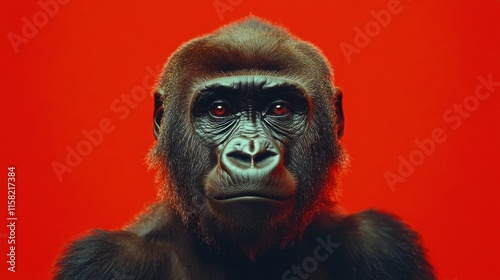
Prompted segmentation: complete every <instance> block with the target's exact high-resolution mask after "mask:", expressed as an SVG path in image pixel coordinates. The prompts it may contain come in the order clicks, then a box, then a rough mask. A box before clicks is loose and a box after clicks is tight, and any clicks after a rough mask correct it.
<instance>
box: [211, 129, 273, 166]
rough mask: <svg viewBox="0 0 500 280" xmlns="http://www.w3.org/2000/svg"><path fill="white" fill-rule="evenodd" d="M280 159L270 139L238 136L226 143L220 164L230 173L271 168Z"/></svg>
mask: <svg viewBox="0 0 500 280" xmlns="http://www.w3.org/2000/svg"><path fill="white" fill-rule="evenodd" d="M280 161H281V156H280V154H279V152H278V147H276V144H274V143H273V141H271V140H270V139H266V138H254V139H248V138H243V137H238V138H234V139H232V140H231V141H230V142H229V143H228V144H227V146H226V148H225V149H224V151H223V153H222V158H221V165H222V167H223V168H224V167H225V168H224V169H226V171H229V173H230V174H231V173H233V172H242V171H243V170H247V171H250V170H248V169H257V170H259V171H260V172H262V171H271V170H273V169H274V168H276V167H277V166H278V165H279V163H280ZM250 172H251V171H250Z"/></svg>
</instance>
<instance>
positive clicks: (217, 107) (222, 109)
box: [209, 101, 230, 117]
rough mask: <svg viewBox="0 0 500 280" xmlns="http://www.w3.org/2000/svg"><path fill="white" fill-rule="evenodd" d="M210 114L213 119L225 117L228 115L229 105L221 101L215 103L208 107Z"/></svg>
mask: <svg viewBox="0 0 500 280" xmlns="http://www.w3.org/2000/svg"><path fill="white" fill-rule="evenodd" d="M209 111H210V114H211V115H212V116H214V117H226V116H229V115H230V110H229V105H227V104H226V103H224V102H222V101H217V102H214V103H213V104H212V106H210V110H209Z"/></svg>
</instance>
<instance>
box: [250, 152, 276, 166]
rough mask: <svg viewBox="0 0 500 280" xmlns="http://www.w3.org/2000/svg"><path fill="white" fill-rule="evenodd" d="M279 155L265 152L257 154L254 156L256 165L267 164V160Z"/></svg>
mask: <svg viewBox="0 0 500 280" xmlns="http://www.w3.org/2000/svg"><path fill="white" fill-rule="evenodd" d="M277 155H278V154H277V153H275V152H271V151H263V152H260V153H258V154H256V155H255V156H254V158H253V160H254V162H255V164H259V163H262V162H265V161H266V160H267V159H270V158H272V157H274V156H277Z"/></svg>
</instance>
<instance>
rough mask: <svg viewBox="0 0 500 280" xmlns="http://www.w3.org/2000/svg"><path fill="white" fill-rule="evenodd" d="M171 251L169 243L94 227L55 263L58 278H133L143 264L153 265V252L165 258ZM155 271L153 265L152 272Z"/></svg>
mask: <svg viewBox="0 0 500 280" xmlns="http://www.w3.org/2000/svg"><path fill="white" fill-rule="evenodd" d="M160 251H163V252H160ZM169 251H170V250H169V248H168V245H167V244H162V242H151V241H147V240H146V239H145V238H144V237H140V236H138V235H136V234H134V233H132V232H129V231H123V230H120V231H103V230H94V231H93V232H92V233H91V234H89V235H87V236H86V237H84V238H82V239H80V240H77V241H74V242H73V243H71V244H70V245H69V246H68V247H67V248H66V250H65V252H64V256H63V258H61V259H60V260H59V261H58V263H57V264H56V266H57V272H56V277H55V279H57V280H62V279H82V280H83V279H96V280H99V279H133V278H132V275H134V276H136V275H137V271H142V270H143V267H142V266H144V265H151V263H152V262H151V260H150V262H148V259H149V258H150V257H151V254H152V253H153V254H154V255H156V256H165V258H166V257H167V256H168V254H167V252H169ZM155 253H157V254H155ZM155 261H159V260H158V259H156V260H155ZM162 261H165V260H162ZM155 270H157V269H155V268H154V266H153V265H151V270H150V271H151V272H152V274H155V272H154V271H155ZM157 273H159V272H157ZM158 275H159V274H158ZM127 277H129V278H127ZM148 279H163V278H161V277H158V278H148Z"/></svg>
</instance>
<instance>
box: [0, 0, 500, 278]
mask: <svg viewBox="0 0 500 280" xmlns="http://www.w3.org/2000/svg"><path fill="white" fill-rule="evenodd" d="M24 2H25V1H17V2H15V1H8V2H5V3H4V4H3V5H2V6H3V7H2V9H1V12H0V15H1V17H0V18H1V21H2V22H1V23H2V24H0V35H2V36H3V37H2V38H3V39H1V40H0V48H1V63H2V75H0V79H1V83H0V87H1V91H2V93H3V94H2V96H3V97H2V99H3V101H2V102H1V104H0V112H1V124H2V126H1V129H2V137H1V139H2V140H1V141H2V142H1V147H0V149H1V168H2V169H3V171H1V172H4V174H5V175H1V176H0V178H3V179H4V180H5V182H7V166H11V165H14V166H16V171H17V175H16V177H17V193H16V195H17V197H16V203H17V208H16V211H17V213H16V214H17V217H18V221H17V228H16V241H17V243H16V244H17V247H16V256H17V259H16V261H17V262H16V270H17V272H16V273H10V272H8V271H7V264H6V260H7V257H6V254H7V253H8V251H7V246H6V241H7V239H6V237H7V234H8V232H7V228H6V226H5V225H4V224H6V212H7V211H6V208H7V191H6V188H2V191H1V196H0V197H1V200H0V202H1V203H0V205H2V206H1V208H2V209H1V211H0V213H1V217H0V218H1V221H2V222H1V227H0V256H1V257H0V260H1V261H0V263H1V265H0V278H2V279H47V278H49V277H50V272H51V267H52V265H53V263H54V260H55V259H56V258H57V256H58V255H59V254H60V252H61V250H62V248H63V246H64V245H65V244H66V243H67V242H68V241H69V240H72V239H74V238H77V237H78V236H80V235H82V234H84V233H85V232H87V231H88V230H89V229H90V228H96V227H98V228H105V229H114V228H119V227H120V226H122V225H123V224H125V223H127V222H129V221H131V219H132V218H133V216H134V215H135V214H137V213H138V212H140V211H141V209H143V207H144V205H146V204H147V203H150V202H152V201H154V199H155V195H156V191H155V189H154V187H153V181H154V180H153V177H154V174H152V172H148V171H147V169H146V166H145V164H144V158H145V155H146V153H147V151H148V149H149V148H150V147H151V145H153V143H154V138H153V134H152V128H151V121H152V119H151V117H152V108H153V105H152V98H151V97H150V96H148V97H147V98H145V99H144V100H141V101H140V102H137V104H136V105H137V106H136V108H130V113H129V114H128V116H127V117H125V118H124V119H123V120H122V119H120V118H119V117H120V116H121V115H120V114H117V113H116V112H115V111H113V110H112V109H111V104H112V103H113V102H114V101H115V100H116V99H117V98H118V99H119V98H120V96H121V95H130V94H131V91H132V89H133V88H134V87H136V86H138V85H141V84H142V81H143V78H144V77H146V76H148V72H147V71H146V67H147V66H149V67H151V68H153V69H155V68H156V67H157V66H158V65H161V64H163V63H164V62H165V60H166V59H167V58H168V56H169V55H170V54H171V53H172V52H173V51H175V49H176V48H177V47H178V46H179V45H180V44H181V43H182V42H185V41H187V40H189V39H191V38H193V37H195V36H198V35H201V34H204V33H208V32H211V31H212V30H214V29H216V28H218V27H219V26H221V25H223V24H226V23H229V22H231V21H232V20H236V19H240V18H242V17H244V16H247V15H249V14H254V15H257V16H260V17H263V18H266V19H269V20H271V21H272V22H275V23H279V24H282V25H284V26H286V27H287V28H288V29H289V30H290V31H291V32H292V33H293V34H295V35H297V36H298V37H300V38H302V39H304V40H307V41H310V42H313V43H314V44H316V45H317V46H318V47H319V48H321V49H322V50H323V52H324V54H325V55H326V56H327V57H328V59H329V60H330V61H331V64H332V67H333V68H334V69H335V79H336V84H337V85H339V86H340V87H342V88H343V90H344V93H345V95H344V100H345V102H344V110H345V113H346V131H345V135H344V138H343V139H342V142H343V144H344V145H345V147H346V148H347V150H348V151H349V153H350V155H351V157H352V161H351V168H350V171H349V172H348V173H347V174H346V175H345V176H344V178H343V195H342V197H341V201H340V203H341V205H342V206H343V207H344V208H345V209H346V210H347V211H349V212H354V211H359V210H361V209H365V208H368V207H376V208H380V209H385V210H387V211H390V212H393V213H396V214H397V215H398V216H400V217H401V218H403V219H404V220H405V221H406V222H407V223H408V224H410V225H411V226H412V227H413V228H415V229H416V230H417V231H418V232H420V233H421V235H422V236H423V241H424V244H425V246H426V247H427V248H428V254H429V257H430V260H431V262H432V263H433V265H434V266H435V268H436V272H437V275H438V277H439V279H449V280H454V279H460V280H462V279H475V280H476V279H500V271H499V270H498V267H497V265H498V261H499V253H498V252H499V250H500V241H499V239H498V226H499V222H498V221H499V219H498V216H499V207H498V206H497V203H498V201H499V198H500V197H499V194H500V191H499V190H498V186H499V183H500V172H498V166H499V164H500V155H499V143H500V132H499V125H498V121H499V117H498V111H499V110H500V102H499V101H500V96H499V94H500V87H498V86H496V87H494V88H493V90H494V91H493V92H492V93H491V95H490V96H489V98H487V99H486V100H483V101H480V103H479V105H478V107H477V109H476V110H474V111H473V112H470V116H468V117H467V118H463V122H462V123H461V125H460V126H458V128H457V129H452V124H453V123H450V122H447V121H446V120H445V119H443V113H445V112H446V111H447V110H449V109H453V106H454V104H455V103H457V104H461V103H462V102H463V101H464V100H465V99H466V98H469V99H468V100H470V98H471V96H472V95H473V94H474V91H475V89H476V86H478V85H479V84H480V83H479V81H478V77H479V76H482V77H485V78H488V76H489V75H491V77H492V80H493V81H500V67H499V65H500V56H499V50H500V32H499V29H498V28H499V26H500V19H499V16H498V15H499V14H500V1H494V0H489V1H475V2H473V1H454V2H448V3H443V2H445V1H415V0H414V1H409V0H401V2H400V5H401V8H400V9H402V10H401V12H400V13H398V14H393V15H392V18H391V20H390V22H389V23H388V24H387V26H385V27H382V28H381V29H380V31H379V32H375V31H377V30H375V29H374V30H372V31H373V32H374V33H376V34H372V35H373V37H372V38H371V41H370V42H369V43H368V44H367V45H366V46H365V47H363V48H361V49H360V51H359V53H355V54H352V55H351V56H350V58H351V62H350V63H349V62H348V61H347V59H346V57H345V56H344V54H343V53H342V50H341V48H340V44H341V43H342V42H345V43H348V44H350V45H354V44H355V41H354V36H355V31H354V28H355V27H359V28H361V29H364V28H365V25H366V24H367V23H370V22H371V21H373V15H372V14H371V13H370V11H372V10H375V11H380V10H382V9H387V5H388V3H389V2H391V1H389V0H377V1H322V2H320V1H301V2H297V3H293V4H292V3H291V2H290V1H264V0H241V1H236V0H232V1H231V2H229V3H232V6H231V10H227V11H225V12H223V13H222V14H218V13H217V11H216V10H215V8H214V5H213V3H214V2H213V1H199V2H195V1H151V2H147V3H143V4H138V2H137V1H124V0H121V1H96V0H89V1H69V3H67V4H60V5H59V11H58V12H57V13H54V15H53V16H52V17H49V18H48V21H47V22H46V23H45V24H43V25H41V26H40V27H39V28H37V29H38V30H37V31H36V34H35V36H33V37H32V38H28V39H27V42H25V43H21V44H20V45H18V46H17V48H18V52H17V53H16V52H15V50H14V47H13V46H12V44H11V43H10V41H9V37H8V36H9V35H8V34H11V35H12V33H11V32H13V33H15V34H17V35H19V36H22V28H23V25H24V24H25V23H24V22H23V17H26V18H27V19H28V20H29V21H30V22H33V16H34V15H35V14H36V13H37V12H39V11H43V10H42V8H41V6H40V5H39V4H38V2H37V1H30V3H24ZM221 2H223V3H225V2H226V0H222V1H221ZM436 2H439V3H436ZM38 20H39V21H40V20H43V18H39V19H38ZM39 23H40V22H39ZM149 90H150V88H148V91H149ZM484 90H485V89H484V88H483V93H486V92H487V91H484ZM105 118H109V119H110V120H111V122H112V124H113V126H114V128H115V129H114V130H113V131H112V132H111V133H107V134H105V135H104V137H103V140H102V143H100V144H99V145H97V146H94V147H93V149H92V152H90V154H89V155H88V156H85V157H83V159H82V162H81V163H80V164H78V165H77V166H76V167H75V168H73V171H72V172H71V173H64V174H63V175H62V181H61V182H60V181H59V180H58V178H57V176H56V174H55V172H54V170H53V168H52V164H53V162H60V163H64V162H65V157H66V155H67V150H66V147H67V146H69V147H72V148H73V149H75V148H76V147H77V145H78V144H79V143H81V142H82V141H84V140H85V139H86V138H85V136H84V135H83V134H82V131H83V130H92V129H96V128H98V127H99V122H100V121H101V120H103V119H105ZM436 128H442V129H443V130H444V132H445V134H446V136H447V138H446V141H444V142H443V143H438V144H436V150H435V152H433V153H430V155H429V156H426V157H425V159H424V162H423V163H422V164H421V165H420V166H417V167H415V170H414V172H413V173H412V174H411V175H410V176H408V177H407V178H405V180H404V182H398V183H396V185H395V186H394V191H393V190H391V188H390V187H389V185H388V183H387V182H386V179H385V178H384V173H385V172H386V171H390V172H393V173H396V174H397V172H398V171H397V168H398V165H399V164H400V159H399V158H398V157H399V156H400V155H401V156H403V157H404V158H406V159H408V157H409V155H410V153H412V152H414V151H415V150H416V149H417V145H416V144H415V140H416V139H420V140H422V139H426V138H429V137H431V136H432V131H433V130H434V129H436ZM4 184H5V185H6V183H4ZM4 275H5V276H7V277H6V278H5V276H4Z"/></svg>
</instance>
